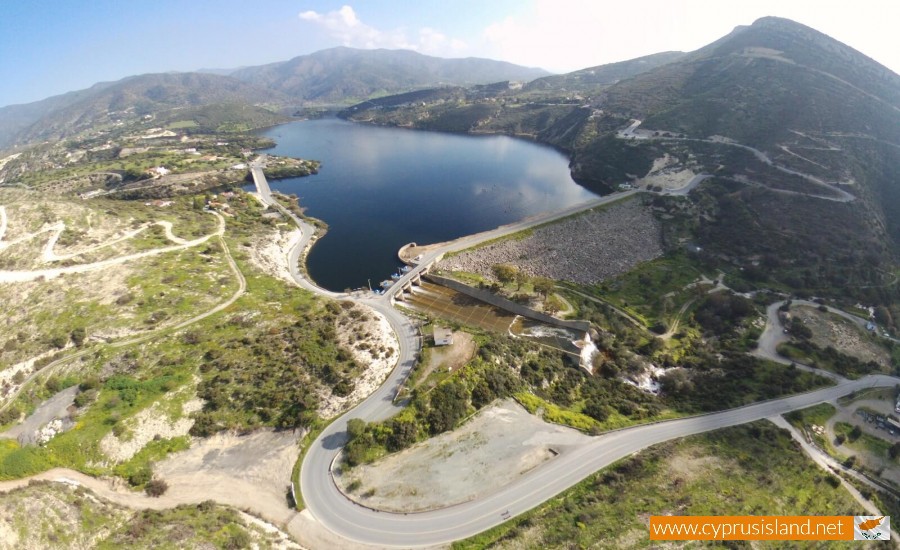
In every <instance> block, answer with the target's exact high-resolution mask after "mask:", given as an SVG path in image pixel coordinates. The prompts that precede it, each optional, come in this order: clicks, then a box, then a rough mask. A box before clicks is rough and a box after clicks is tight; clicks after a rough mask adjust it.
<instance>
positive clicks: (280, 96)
mask: <svg viewBox="0 0 900 550" xmlns="http://www.w3.org/2000/svg"><path fill="white" fill-rule="evenodd" d="M548 74H549V73H547V71H544V70H542V69H534V68H528V67H521V66H518V65H513V64H511V63H505V62H502V61H494V60H490V59H479V58H465V59H442V58H438V57H431V56H427V55H422V54H419V53H416V52H412V51H406V50H357V49H352V48H344V47H339V48H332V49H328V50H323V51H320V52H316V53H313V54H310V55H304V56H299V57H295V58H293V59H291V60H289V61H284V62H281V63H272V64H268V65H261V66H258V67H243V68H240V69H235V70H213V71H209V70H208V71H206V72H195V73H164V74H146V75H140V76H132V77H128V78H124V79H122V80H119V81H117V82H103V83H99V84H95V85H94V86H92V87H90V88H87V89H85V90H79V91H75V92H70V93H67V94H62V95H58V96H54V97H50V98H47V99H44V100H41V101H37V102H34V103H28V104H25V105H9V106H6V107H3V108H0V148H4V147H8V146H10V145H13V144H25V143H31V142H35V141H41V140H55V139H61V138H64V137H67V136H71V135H74V134H77V133H78V132H80V131H82V130H84V129H87V128H90V127H97V126H102V125H105V124H109V123H110V122H113V121H121V120H123V119H127V118H128V117H132V118H133V117H135V116H143V115H145V114H150V113H156V114H158V113H161V112H164V111H166V110H171V109H178V108H185V107H198V106H204V105H212V104H234V103H243V104H250V105H258V106H264V107H268V108H270V109H271V110H274V111H278V110H288V109H292V108H296V107H299V106H303V105H308V104H317V105H321V104H341V103H344V104H346V103H348V102H354V101H361V100H363V99H366V98H368V97H370V96H383V95H390V94H394V93H398V92H405V91H410V90H415V89H420V88H427V87H433V86H443V85H454V86H468V85H473V84H485V83H489V82H494V81H498V80H517V81H530V80H533V79H535V78H539V77H542V76H546V75H548Z"/></svg>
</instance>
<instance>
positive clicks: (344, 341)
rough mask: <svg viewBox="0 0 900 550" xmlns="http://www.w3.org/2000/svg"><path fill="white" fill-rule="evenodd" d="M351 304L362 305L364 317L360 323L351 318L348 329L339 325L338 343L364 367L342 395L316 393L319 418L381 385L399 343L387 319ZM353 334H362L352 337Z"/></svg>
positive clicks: (360, 397)
mask: <svg viewBox="0 0 900 550" xmlns="http://www.w3.org/2000/svg"><path fill="white" fill-rule="evenodd" d="M354 307H358V308H363V309H364V310H365V311H366V315H367V317H368V319H367V320H365V321H363V322H362V323H360V322H359V321H358V320H354V321H353V322H352V323H351V325H352V329H350V330H341V329H340V328H339V329H338V343H339V344H340V345H341V346H342V347H344V348H346V349H349V350H350V352H351V353H352V354H353V358H354V359H355V360H356V362H357V363H359V364H360V365H363V366H364V370H363V372H362V374H361V375H360V376H358V377H357V378H356V379H354V383H355V386H354V387H353V391H352V392H350V394H349V395H347V396H346V397H341V396H339V395H334V394H333V393H331V390H330V389H327V388H326V389H324V390H323V393H322V395H320V396H319V398H320V401H319V402H320V403H321V404H320V405H319V415H320V416H321V417H322V418H331V417H332V416H335V415H338V414H340V413H342V412H344V411H346V410H348V409H350V407H352V406H353V405H355V404H356V403H359V402H360V401H362V400H363V399H365V398H366V397H368V396H369V395H370V394H372V392H374V391H375V390H376V389H378V387H379V386H381V384H382V383H383V382H384V380H385V378H387V375H388V374H390V372H391V370H392V369H393V368H394V366H395V365H396V364H397V357H398V354H399V352H400V344H399V343H398V342H397V335H396V334H394V331H393V329H391V325H390V323H388V320H387V319H386V318H385V317H384V315H382V314H381V313H378V312H377V311H375V310H373V309H371V308H368V307H365V306H362V305H356V306H354ZM356 334H362V335H364V336H363V338H362V339H360V340H356V337H355V335H356Z"/></svg>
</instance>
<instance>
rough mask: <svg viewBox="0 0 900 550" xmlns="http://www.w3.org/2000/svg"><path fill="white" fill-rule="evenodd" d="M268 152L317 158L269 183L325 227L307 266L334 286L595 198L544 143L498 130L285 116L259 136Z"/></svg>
mask: <svg viewBox="0 0 900 550" xmlns="http://www.w3.org/2000/svg"><path fill="white" fill-rule="evenodd" d="M263 135H266V136H268V137H270V138H272V139H274V140H275V141H276V142H277V143H278V145H277V146H276V147H275V148H273V149H271V150H269V151H267V152H269V153H272V154H276V155H285V156H291V157H297V158H306V159H315V160H319V161H321V162H322V166H321V168H320V170H319V174H318V175H315V176H310V177H306V178H294V179H285V180H277V181H270V184H271V186H272V188H273V189H276V190H278V191H281V192H282V193H287V194H290V193H294V194H296V195H297V196H298V197H299V198H300V206H302V207H303V208H305V209H306V214H307V215H309V216H312V217H315V218H319V219H321V220H323V221H325V222H326V223H327V224H328V226H329V228H328V233H327V234H326V235H325V237H324V238H322V239H320V240H319V241H318V242H317V243H316V245H315V246H314V247H313V248H312V250H311V251H310V253H309V257H308V259H307V270H308V272H309V274H310V276H311V277H312V279H313V280H314V281H316V283H318V284H319V285H321V286H323V287H325V288H328V289H331V290H337V291H341V290H344V289H346V288H357V287H363V286H366V280H367V279H371V280H372V285H373V287H374V286H375V285H376V284H377V283H378V282H379V281H381V280H383V279H386V278H388V277H389V276H390V274H391V273H392V272H394V271H396V268H397V266H398V265H400V264H399V260H398V259H397V250H398V249H399V248H400V247H401V246H403V245H404V244H406V243H408V242H413V241H414V242H417V243H419V244H428V243H433V242H440V241H447V240H450V239H455V238H457V237H461V236H463V235H468V234H470V233H477V232H479V231H485V230H487V229H492V228H494V227H497V226H498V225H503V224H506V223H510V222H514V221H517V220H521V219H522V218H525V217H527V216H531V215H533V214H537V213H540V212H545V211H550V210H558V209H561V208H564V207H566V206H569V205H572V204H575V203H579V202H583V201H585V200H588V199H590V198H591V197H593V196H594V195H593V194H592V193H591V192H589V191H587V190H586V189H584V188H583V187H581V186H579V185H578V184H576V183H575V182H574V181H572V178H571V177H570V175H569V168H568V161H567V159H566V158H565V157H564V156H563V155H562V154H560V153H559V152H558V151H555V150H553V149H551V148H548V147H544V146H541V145H537V144H534V143H531V142H528V141H523V140H519V139H513V138H509V137H504V136H489V137H481V136H477V137H474V136H461V135H453V134H444V133H435V132H420V131H413V130H403V129H397V128H379V127H375V126H366V125H361V124H354V123H350V122H345V121H342V120H338V119H322V120H311V121H303V122H294V123H291V124H286V125H283V126H278V127H275V128H272V129H269V130H266V131H265V132H263Z"/></svg>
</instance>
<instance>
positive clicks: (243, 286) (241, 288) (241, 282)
mask: <svg viewBox="0 0 900 550" xmlns="http://www.w3.org/2000/svg"><path fill="white" fill-rule="evenodd" d="M213 214H215V216H216V217H218V218H219V223H220V228H219V232H218V233H217V235H218V238H219V243H220V244H221V246H222V250H224V251H225V259H226V261H227V262H228V267H230V268H231V272H232V273H233V274H234V276H235V278H236V279H237V281H238V289H237V290H236V291H235V292H234V294H232V296H231V297H230V298H228V299H227V300H225V301H224V302H222V303H220V304H219V305H217V306H216V307H214V308H212V309H210V310H207V311H205V312H203V313H201V314H199V315H195V316H194V317H191V318H190V319H187V320H185V321H182V322H181V323H178V324H177V325H173V326H171V327H162V328H159V329H158V330H155V331H153V332H151V333H148V334H144V335H141V336H138V337H135V338H130V339H127V340H122V341H120V342H113V343H111V344H108V345H109V346H110V347H112V348H123V347H126V346H131V345H134V344H140V343H141V342H146V341H148V340H151V339H153V338H157V337H159V336H161V335H163V334H167V333H169V332H176V331H179V330H181V329H183V328H186V327H188V326H190V325H193V324H194V323H198V322H200V321H202V320H203V319H206V318H207V317H209V316H211V315H215V314H216V313H218V312H220V311H222V310H223V309H225V308H227V307H229V306H230V305H231V304H233V303H235V302H236V301H237V300H238V298H240V297H241V296H243V294H244V293H245V292H246V291H247V279H245V278H244V274H243V273H241V270H240V269H239V268H238V265H237V263H236V262H235V261H234V258H233V257H232V256H231V251H230V250H229V249H228V245H227V244H226V243H225V239H224V238H223V236H222V235H223V234H224V232H225V218H223V217H222V216H221V215H219V214H218V213H215V212H213ZM211 236H212V235H208V236H207V237H203V238H202V240H203V241H204V242H205V240H206V239H208V238H209V237H211ZM192 242H193V241H192ZM0 273H2V272H0ZM95 351H96V348H95V347H88V348H84V349H82V350H80V351H78V352H76V353H73V354H72V355H68V356H66V357H62V358H60V359H57V360H56V361H53V362H52V363H50V364H48V365H47V366H45V367H44V368H42V369H38V370H36V371H34V372H33V373H31V374H30V375H29V376H28V377H27V378H26V379H25V380H23V381H22V383H21V384H20V385H19V387H18V388H16V389H15V390H14V391H13V392H11V393H10V395H8V396H7V397H6V400H7V401H6V403H4V404H3V405H0V412H3V411H4V410H5V409H6V408H7V407H9V406H10V405H11V404H12V403H13V402H14V401H15V400H16V398H17V397H18V396H19V394H20V393H21V392H22V390H23V389H24V388H25V387H26V386H27V385H28V384H29V383H31V382H32V381H33V380H34V379H35V378H37V377H38V376H43V375H45V374H46V375H49V374H51V373H52V372H53V371H54V370H56V369H57V368H59V367H60V366H61V365H64V364H66V363H69V362H70V361H73V360H74V359H78V358H79V357H83V356H85V355H88V354H90V353H94V352H95Z"/></svg>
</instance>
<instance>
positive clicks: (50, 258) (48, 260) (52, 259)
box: [41, 222, 183, 263]
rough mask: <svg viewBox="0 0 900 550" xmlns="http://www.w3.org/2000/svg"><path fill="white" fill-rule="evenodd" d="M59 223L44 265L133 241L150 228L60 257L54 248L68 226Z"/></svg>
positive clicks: (45, 247) (51, 237) (46, 246)
mask: <svg viewBox="0 0 900 550" xmlns="http://www.w3.org/2000/svg"><path fill="white" fill-rule="evenodd" d="M59 223H60V227H59V228H58V229H54V234H53V235H51V236H50V238H49V239H47V244H46V245H45V246H44V254H43V256H42V258H41V260H42V261H43V262H44V263H51V262H61V261H63V260H69V259H71V258H75V257H77V256H81V255H82V254H88V253H90V252H94V251H96V250H100V249H102V248H106V247H108V246H112V245H114V244H118V243H120V242H122V241H127V240H129V239H133V238H134V237H136V236H138V235H139V234H141V233H143V232H144V231H145V230H146V229H147V227H149V226H147V225H144V226H142V227H139V228H137V229H132V230H131V231H128V232H126V233H125V234H124V235H122V236H121V237H114V238H112V239H110V240H108V241H106V242H105V243H100V244H97V245H94V246H90V247H88V248H84V249H82V250H79V251H77V252H73V253H71V254H64V255H62V256H60V255H59V254H57V253H56V252H55V251H54V248H56V243H57V241H59V237H60V236H61V235H62V234H63V232H64V231H65V230H66V226H65V224H64V223H63V222H59ZM179 244H183V243H179Z"/></svg>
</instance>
